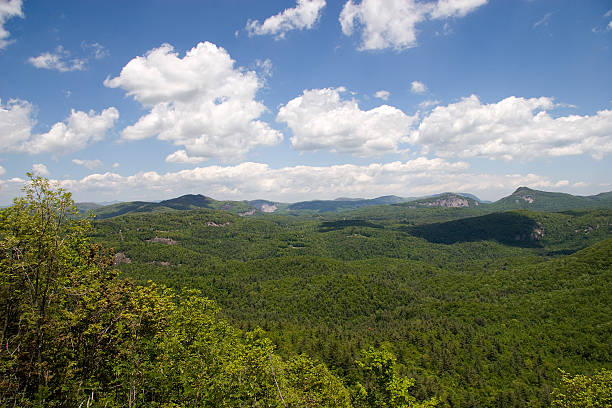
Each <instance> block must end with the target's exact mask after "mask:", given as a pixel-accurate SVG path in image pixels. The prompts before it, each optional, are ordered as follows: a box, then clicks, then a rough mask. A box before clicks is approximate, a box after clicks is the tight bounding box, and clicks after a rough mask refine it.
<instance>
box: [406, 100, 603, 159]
mask: <svg viewBox="0 0 612 408" xmlns="http://www.w3.org/2000/svg"><path fill="white" fill-rule="evenodd" d="M555 106H556V105H555V103H554V101H553V100H552V99H551V98H545V97H542V98H530V99H526V98H517V97H514V96H512V97H509V98H506V99H503V100H501V101H499V102H497V103H491V104H483V103H481V102H480V100H479V99H478V97H477V96H476V95H472V96H470V97H467V98H463V99H462V100H461V101H460V102H457V103H454V104H450V105H448V106H438V107H436V108H435V109H434V110H433V111H432V112H431V113H430V114H429V116H427V117H425V118H424V119H423V120H422V121H421V123H420V124H419V127H418V129H416V130H415V131H413V132H412V135H411V137H410V140H411V142H412V143H414V144H419V145H422V146H424V147H425V149H426V150H428V151H433V152H435V153H436V154H437V155H438V156H440V157H452V156H456V157H463V158H467V157H488V158H491V159H503V160H514V159H533V158H536V157H542V156H568V155H579V154H589V155H591V156H593V157H595V158H598V159H600V158H602V157H603V156H604V155H606V154H609V153H611V152H612V111H610V110H602V111H599V112H597V114H595V115H593V116H588V115H587V116H579V115H569V116H562V117H557V118H555V117H553V116H551V115H550V114H549V113H548V111H549V110H552V109H554V108H555Z"/></svg>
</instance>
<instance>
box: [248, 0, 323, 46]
mask: <svg viewBox="0 0 612 408" xmlns="http://www.w3.org/2000/svg"><path fill="white" fill-rule="evenodd" d="M323 7H325V0H297V5H296V6H295V7H294V8H288V9H285V10H284V11H283V12H281V13H278V14H276V15H274V16H272V17H268V18H267V19H266V20H265V21H264V22H263V23H260V22H259V21H258V20H255V21H251V20H249V21H248V22H247V25H246V30H247V31H248V33H249V35H267V34H269V35H274V36H276V38H277V39H281V38H284V37H285V34H286V33H287V32H288V31H291V30H304V29H311V28H312V26H313V25H314V24H315V23H316V22H317V20H319V17H320V16H321V10H323Z"/></svg>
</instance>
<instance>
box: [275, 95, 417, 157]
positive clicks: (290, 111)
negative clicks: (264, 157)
mask: <svg viewBox="0 0 612 408" xmlns="http://www.w3.org/2000/svg"><path fill="white" fill-rule="evenodd" d="M344 92H346V89H345V88H342V87H340V88H325V89H312V90H305V91H304V93H303V94H302V95H301V96H298V97H297V98H294V99H292V100H291V101H289V102H288V103H287V104H286V105H284V106H282V107H281V108H280V109H279V111H278V115H277V117H276V120H277V121H279V122H285V123H286V124H287V126H289V128H290V129H291V131H292V132H293V137H291V145H292V146H293V148H294V149H297V150H322V149H329V150H331V151H332V152H338V153H350V154H353V155H355V156H362V157H363V156H376V155H382V154H386V153H396V152H398V151H399V144H400V143H401V142H402V141H403V140H404V138H406V137H408V135H409V132H410V128H411V126H412V123H413V122H414V120H415V119H416V117H414V116H408V115H406V114H405V113H404V112H402V111H401V110H399V109H397V108H394V107H392V106H389V105H381V106H379V107H376V108H373V109H370V110H367V111H364V110H361V109H360V108H359V105H358V104H357V101H356V100H354V99H348V100H347V99H344V100H343V99H342V97H341V95H340V94H341V93H344Z"/></svg>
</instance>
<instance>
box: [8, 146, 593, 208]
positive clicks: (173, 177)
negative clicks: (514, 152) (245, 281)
mask: <svg viewBox="0 0 612 408" xmlns="http://www.w3.org/2000/svg"><path fill="white" fill-rule="evenodd" d="M23 182H24V181H23V180H1V179H0V188H2V189H3V194H2V195H0V200H6V203H8V202H9V201H8V200H10V199H11V198H12V197H14V196H15V195H17V194H19V189H20V188H21V186H22V185H23ZM579 183H581V182H578V183H571V184H570V185H567V184H566V181H565V180H560V181H559V180H551V179H549V178H547V177H543V176H539V175H535V174H479V173H474V172H471V171H470V168H469V165H468V164H467V163H464V162H449V161H446V160H444V159H440V158H435V159H427V158H424V157H420V158H416V159H414V160H409V161H406V162H400V161H397V162H391V163H371V164H368V165H362V166H359V165H353V164H344V165H334V166H320V167H316V166H294V167H283V168H278V169H273V168H270V167H269V166H268V165H267V164H262V163H252V162H246V163H241V164H238V165H235V166H207V167H197V168H194V169H189V170H182V171H177V172H169V173H163V174H160V173H157V172H153V171H151V172H141V173H137V174H133V175H130V176H121V175H119V174H117V173H111V172H107V173H103V174H91V175H89V176H87V177H84V178H82V179H79V180H60V184H61V186H62V187H64V188H66V189H67V190H68V191H71V192H73V193H74V196H75V199H76V200H79V201H107V200H116V199H121V200H160V199H164V198H170V197H176V196H179V195H182V194H187V193H200V194H205V195H207V196H211V197H213V198H216V199H220V200H221V199H234V200H244V199H254V198H262V197H264V198H266V199H269V200H275V201H281V202H295V201H301V200H313V199H332V198H336V197H340V196H344V197H347V196H348V197H376V196H381V195H387V194H395V195H399V196H404V197H409V196H421V195H427V194H435V193H440V192H444V191H458V192H459V191H463V192H465V191H467V192H472V193H474V194H477V195H479V196H481V198H484V199H496V198H500V197H502V196H504V195H508V194H510V193H511V192H512V191H514V189H516V188H517V187H518V186H529V187H532V188H536V189H555V188H557V187H562V188H563V189H564V190H566V191H568V190H571V189H572V188H575V187H579ZM3 204H5V203H4V202H0V205H3Z"/></svg>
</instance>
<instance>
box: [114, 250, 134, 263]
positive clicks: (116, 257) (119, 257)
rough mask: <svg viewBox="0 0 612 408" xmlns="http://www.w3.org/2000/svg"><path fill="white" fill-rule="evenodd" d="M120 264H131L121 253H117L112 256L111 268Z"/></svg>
mask: <svg viewBox="0 0 612 408" xmlns="http://www.w3.org/2000/svg"><path fill="white" fill-rule="evenodd" d="M122 263H125V264H129V263H132V260H131V259H130V258H128V257H127V256H125V254H124V253H123V252H117V253H116V254H115V255H114V256H113V266H117V265H119V264H122Z"/></svg>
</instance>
